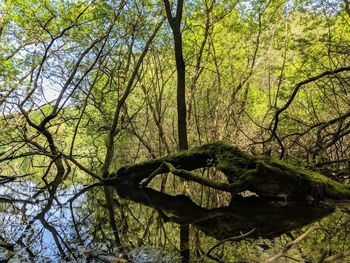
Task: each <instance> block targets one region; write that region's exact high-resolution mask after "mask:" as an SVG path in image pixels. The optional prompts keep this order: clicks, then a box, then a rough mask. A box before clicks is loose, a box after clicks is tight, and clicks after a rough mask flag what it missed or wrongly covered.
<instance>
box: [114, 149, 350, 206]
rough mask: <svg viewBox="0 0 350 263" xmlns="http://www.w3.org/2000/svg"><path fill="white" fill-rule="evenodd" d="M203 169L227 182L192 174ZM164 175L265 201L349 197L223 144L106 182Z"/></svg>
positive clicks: (315, 178) (298, 170)
mask: <svg viewBox="0 0 350 263" xmlns="http://www.w3.org/2000/svg"><path fill="white" fill-rule="evenodd" d="M206 167H215V169H217V170H219V171H222V172H223V173H224V174H225V175H226V177H227V179H228V183H225V182H216V181H212V180H208V179H205V178H203V177H201V176H198V175H196V173H195V172H193V171H194V170H196V169H199V168H206ZM166 172H172V173H173V174H174V175H177V176H179V177H181V178H183V179H185V180H188V181H195V182H197V183H200V184H202V185H205V186H208V187H212V188H216V189H219V190H222V191H226V192H230V193H233V194H237V193H239V192H242V191H245V190H249V191H252V192H255V193H256V194H257V195H258V196H260V197H264V198H285V199H290V200H322V199H349V198H350V188H349V187H348V186H345V185H343V184H340V183H338V182H335V181H333V180H331V179H329V178H327V177H326V176H324V175H321V174H319V173H316V172H313V171H309V170H307V169H305V168H302V167H298V166H294V165H292V164H289V163H287V162H284V161H281V160H278V159H274V158H270V157H266V156H252V155H249V154H247V153H245V152H243V151H241V150H239V149H238V148H237V147H234V146H231V145H227V144H225V143H223V142H214V143H210V144H205V145H202V146H200V147H196V148H193V149H191V150H186V151H181V152H179V153H177V154H173V155H169V156H166V157H163V158H159V159H155V160H150V161H146V162H143V163H139V164H134V165H128V166H124V167H121V168H120V169H119V170H118V171H117V172H115V173H112V174H111V176H112V177H111V178H109V179H108V180H109V182H112V183H116V184H143V185H145V184H147V183H148V182H149V181H150V180H151V179H152V178H153V177H154V176H155V175H158V174H162V173H166Z"/></svg>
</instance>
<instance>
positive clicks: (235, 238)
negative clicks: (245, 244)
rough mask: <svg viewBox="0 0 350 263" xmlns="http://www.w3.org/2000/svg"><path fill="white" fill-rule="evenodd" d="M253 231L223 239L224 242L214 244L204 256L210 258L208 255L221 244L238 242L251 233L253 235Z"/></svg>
mask: <svg viewBox="0 0 350 263" xmlns="http://www.w3.org/2000/svg"><path fill="white" fill-rule="evenodd" d="M254 231H255V228H253V229H252V230H250V231H249V232H247V233H244V234H241V235H239V236H234V237H229V238H225V239H224V240H221V241H220V242H218V243H216V244H215V245H214V246H212V247H211V248H210V249H209V250H208V251H207V252H206V253H205V255H204V256H206V257H209V258H212V255H211V254H210V253H211V252H212V251H213V250H214V249H215V248H217V247H218V246H220V245H221V244H223V243H225V242H228V241H235V240H239V239H242V238H245V237H247V236H249V235H250V234H251V233H253V232H254Z"/></svg>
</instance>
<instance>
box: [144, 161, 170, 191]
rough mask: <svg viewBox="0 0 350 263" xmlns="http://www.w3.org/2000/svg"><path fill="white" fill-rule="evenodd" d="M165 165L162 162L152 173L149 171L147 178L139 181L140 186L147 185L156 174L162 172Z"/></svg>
mask: <svg viewBox="0 0 350 263" xmlns="http://www.w3.org/2000/svg"><path fill="white" fill-rule="evenodd" d="M165 167H166V166H165V165H164V164H163V163H162V164H161V165H160V166H159V167H158V168H157V169H156V170H154V172H153V173H151V174H150V175H149V176H148V177H147V178H145V179H143V180H142V181H141V182H140V186H142V187H145V186H147V185H148V184H149V183H150V182H151V181H152V179H153V178H154V177H155V176H156V175H158V174H159V173H160V172H162V171H163V170H164V168H165Z"/></svg>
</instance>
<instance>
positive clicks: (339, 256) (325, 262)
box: [323, 249, 350, 263]
mask: <svg viewBox="0 0 350 263" xmlns="http://www.w3.org/2000/svg"><path fill="white" fill-rule="evenodd" d="M346 257H350V249H348V250H345V251H342V252H340V253H338V254H335V255H333V256H330V257H328V258H326V259H325V260H323V263H330V262H334V261H336V260H337V259H343V258H346Z"/></svg>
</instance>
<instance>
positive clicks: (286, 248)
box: [262, 227, 331, 263]
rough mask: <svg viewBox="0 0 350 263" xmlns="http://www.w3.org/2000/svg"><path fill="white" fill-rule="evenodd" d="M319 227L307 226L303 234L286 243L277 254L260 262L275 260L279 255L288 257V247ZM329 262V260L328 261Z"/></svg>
mask: <svg viewBox="0 0 350 263" xmlns="http://www.w3.org/2000/svg"><path fill="white" fill-rule="evenodd" d="M317 229H319V228H318V227H311V228H309V229H308V230H307V231H306V232H305V233H304V234H302V235H301V236H299V237H298V238H296V239H294V240H293V241H292V242H290V243H288V244H287V245H286V246H285V247H284V248H283V249H282V250H281V251H280V252H279V253H278V254H276V255H274V256H273V257H271V258H269V259H267V260H265V261H263V262H262V263H272V262H274V261H275V260H277V259H278V258H280V257H288V256H287V255H286V253H287V252H288V250H289V249H291V248H292V247H294V246H295V245H297V244H299V243H300V242H301V241H303V240H304V239H305V238H306V237H307V236H308V235H309V234H310V233H311V232H312V231H314V230H317ZM329 262H331V261H329Z"/></svg>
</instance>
